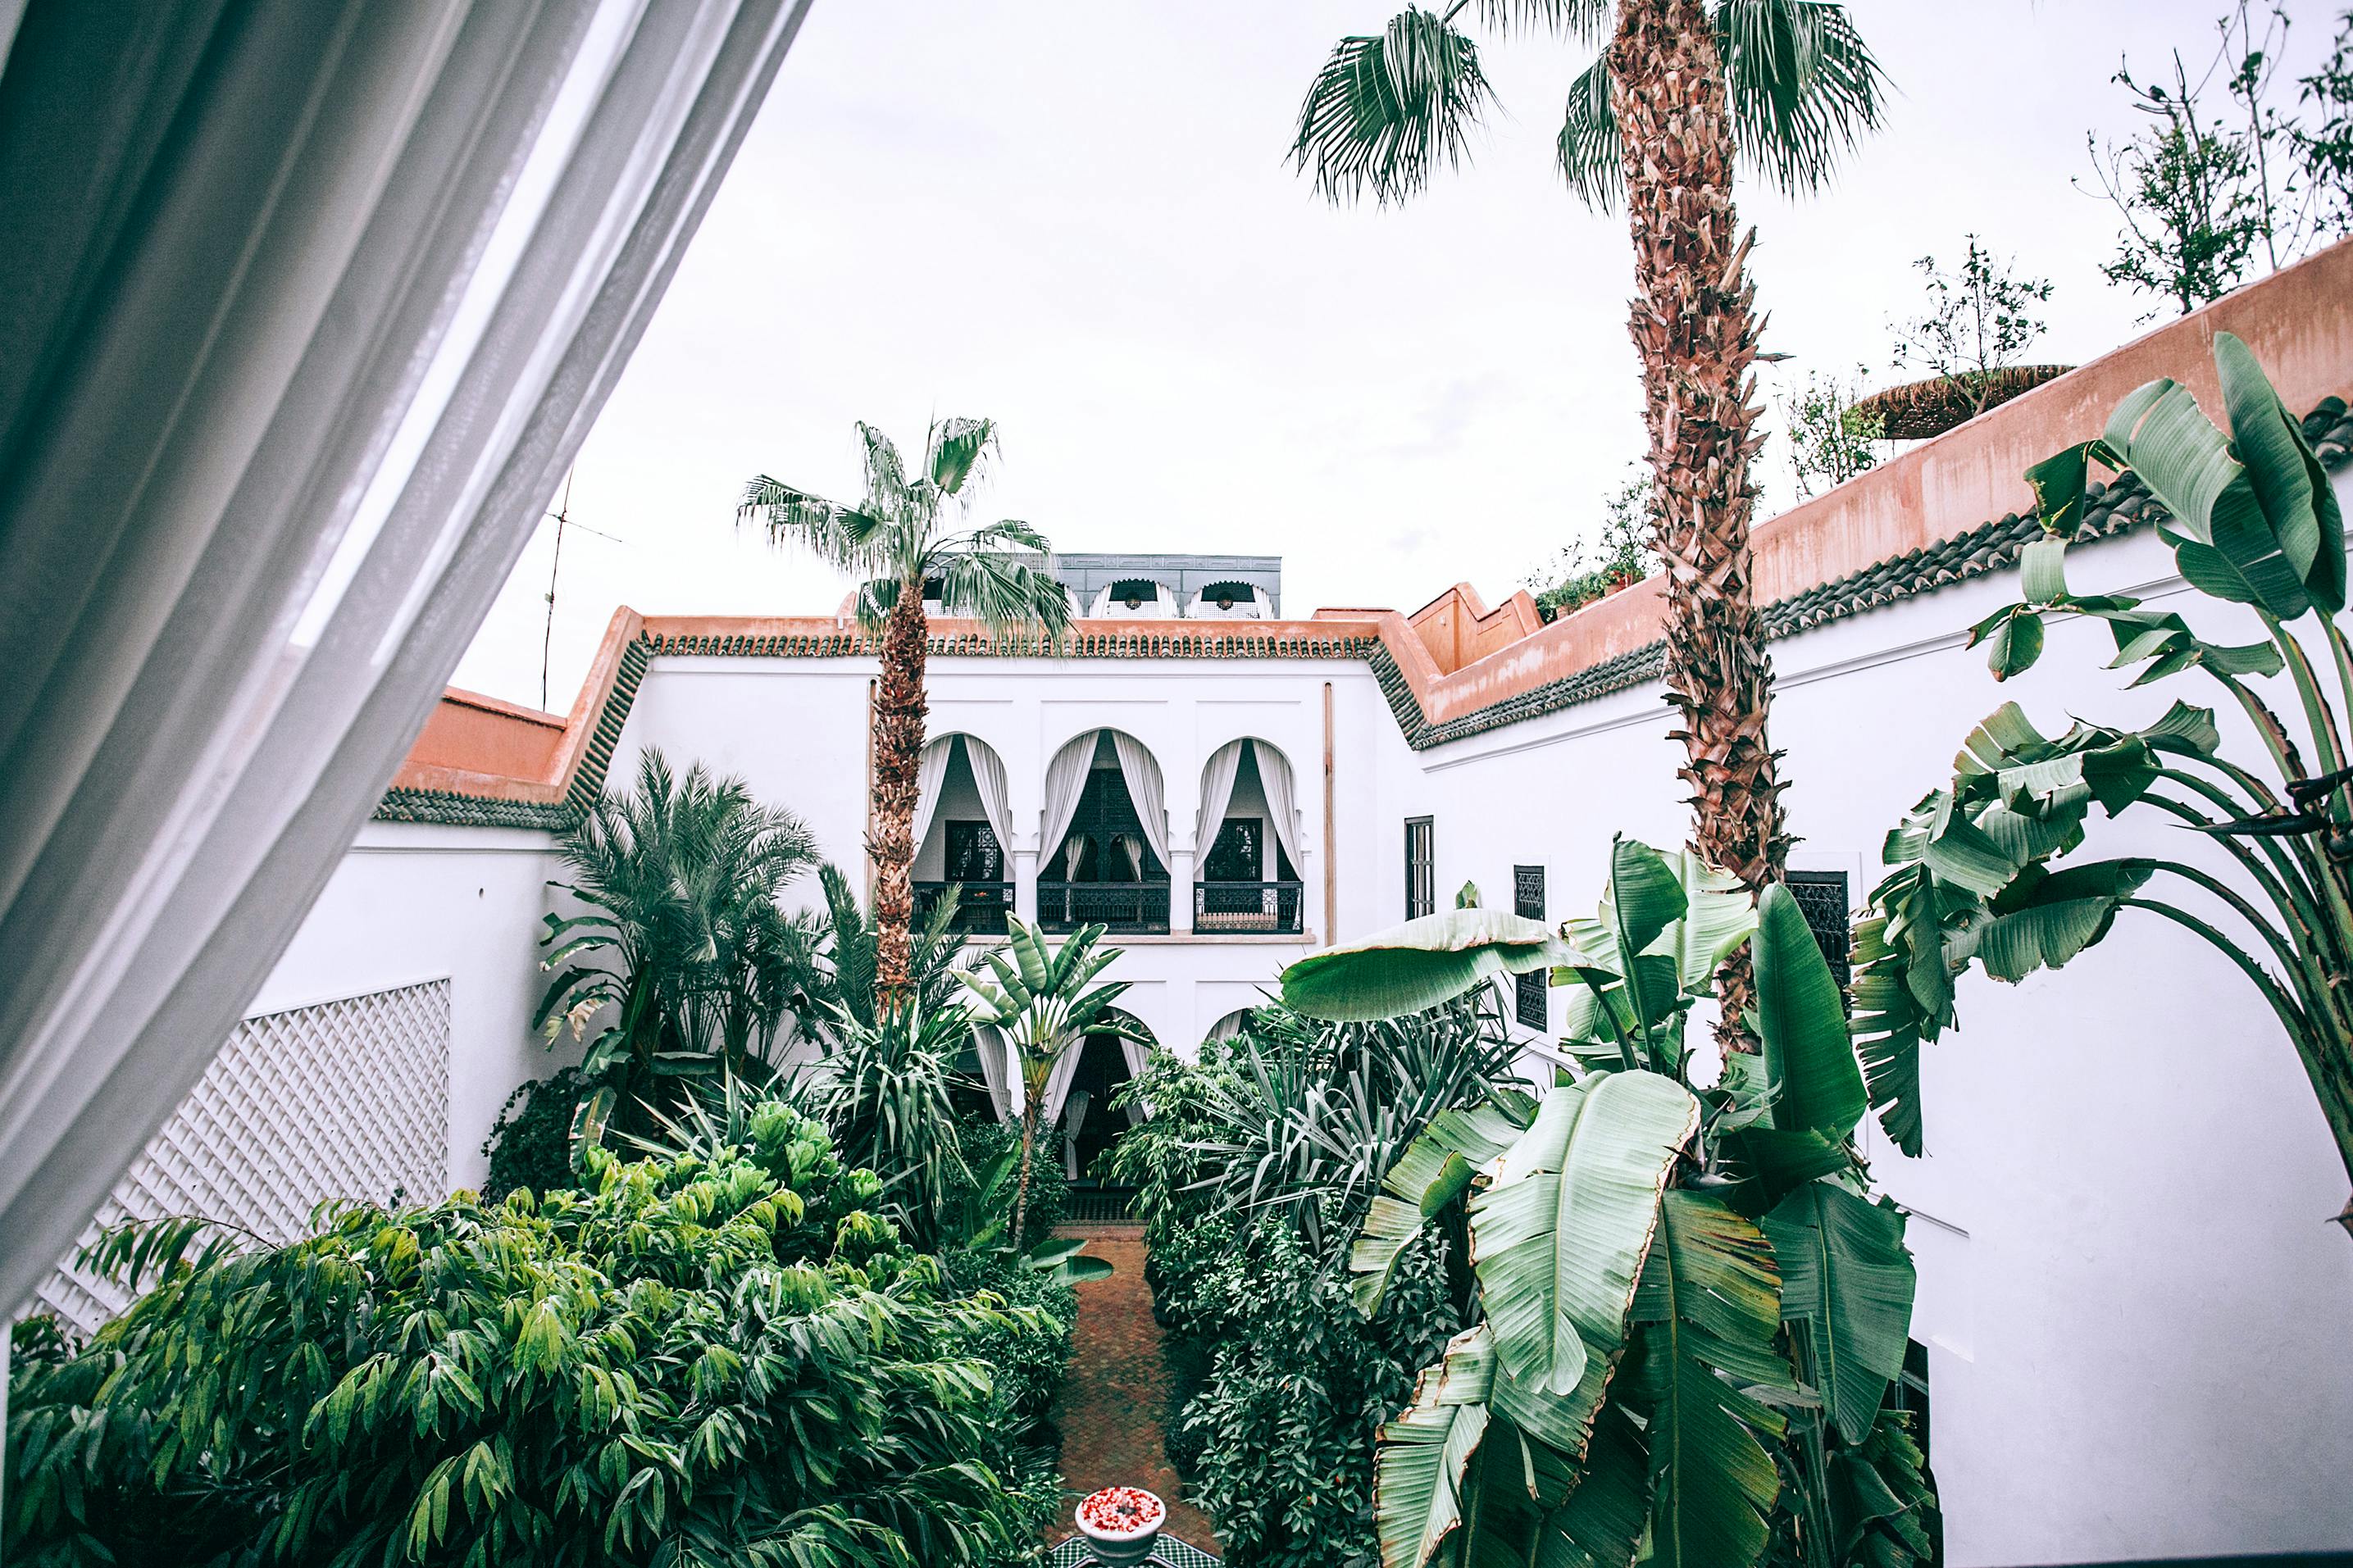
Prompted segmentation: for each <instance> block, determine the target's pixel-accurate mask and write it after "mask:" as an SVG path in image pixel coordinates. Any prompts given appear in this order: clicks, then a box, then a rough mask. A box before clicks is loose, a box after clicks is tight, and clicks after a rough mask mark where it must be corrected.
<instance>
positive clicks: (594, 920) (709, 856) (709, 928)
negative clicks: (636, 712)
mask: <svg viewBox="0 0 2353 1568" xmlns="http://www.w3.org/2000/svg"><path fill="white" fill-rule="evenodd" d="M563 854H564V858H565V864H566V865H567V866H569V867H570V868H571V869H572V873H573V880H572V881H570V882H568V883H565V882H559V883H556V884H554V886H557V887H560V888H564V889H565V890H567V891H569V892H571V893H573V894H574V895H575V896H576V897H577V898H578V899H579V900H581V902H582V903H584V904H586V906H587V907H588V912H586V913H585V914H580V915H575V916H573V917H571V918H569V919H559V918H558V917H556V916H554V915H550V916H548V917H547V934H546V935H545V936H544V937H543V939H542V945H543V946H545V947H547V948H549V949H550V952H549V953H548V956H547V957H546V958H545V959H544V960H543V962H542V964H541V967H542V968H544V969H547V970H550V971H553V972H554V978H553V979H551V980H550V981H549V983H548V985H547V989H546V991H545V992H544V993H543V994H542V996H541V998H540V1004H539V1010H538V1013H537V1015H536V1016H535V1017H534V1020H533V1022H534V1024H535V1025H536V1026H538V1027H540V1028H541V1029H542V1030H543V1032H544V1033H545V1034H546V1036H547V1037H548V1038H549V1039H550V1040H553V1039H554V1037H556V1036H557V1035H558V1034H559V1033H561V1032H562V1030H563V1029H564V1027H565V1026H566V1025H567V1024H569V1025H570V1026H571V1027H572V1030H573V1033H574V1034H575V1037H585V1035H586V1026H587V1024H588V1022H589V1020H590V1019H592V1018H593V1017H595V1016H596V1015H597V1014H598V1013H599V1012H601V1011H602V1010H603V1009H604V1008H606V1007H607V1006H610V1007H611V1008H612V1009H613V1019H612V1022H611V1023H610V1024H609V1025H607V1026H606V1027H605V1028H604V1029H603V1030H601V1031H600V1032H598V1033H597V1035H596V1037H594V1038H593V1039H589V1040H588V1041H587V1055H586V1059H585V1060H584V1061H583V1062H582V1064H581V1068H582V1072H583V1074H584V1075H585V1076H586V1078H588V1079H590V1080H591V1081H592V1082H594V1083H596V1085H597V1087H596V1089H594V1090H592V1091H591V1092H590V1093H589V1094H588V1095H587V1096H586V1098H585V1099H583V1100H582V1101H581V1110H580V1116H579V1121H578V1122H577V1124H576V1129H575V1130H576V1131H578V1132H579V1133H581V1134H582V1135H583V1136H585V1137H586V1138H587V1139H588V1140H589V1141H590V1142H595V1141H596V1139H598V1138H600V1137H601V1136H602V1134H603V1131H604V1129H605V1126H606V1124H607V1121H609V1120H610V1119H611V1117H612V1115H613V1113H614V1111H615V1110H617V1109H621V1108H623V1107H627V1106H630V1105H633V1104H635V1103H636V1102H637V1101H638V1100H641V1099H643V1098H644V1097H646V1096H647V1095H648V1094H649V1093H650V1092H651V1091H652V1090H653V1089H654V1088H655V1086H656V1084H657V1082H658V1081H659V1080H661V1079H679V1078H681V1077H691V1076H694V1075H698V1074H705V1073H716V1072H725V1073H729V1074H737V1075H740V1074H742V1073H743V1072H744V1071H745V1070H746V1068H747V1067H748V1066H749V1065H750V1063H751V1062H752V1060H753V1058H754V1052H755V1048H756V1047H764V1046H765V1043H766V1042H767V1040H768V1039H769V1037H771V1036H772V1035H773V1034H774V1032H775V1030H776V1025H777V1023H778V1022H779V1020H781V1019H782V1018H783V1016H784V1014H785V1011H786V1006H787V1005H789V1003H790V1001H791V999H792V998H793V997H794V996H795V995H797V994H801V993H802V992H804V991H805V990H806V989H807V984H808V978H809V973H810V969H811V963H810V960H811V954H812V947H813V943H814V933H813V931H812V930H811V929H810V926H809V924H808V923H807V922H806V921H802V920H800V919H797V918H796V917H795V916H794V915H792V914H790V913H788V912H786V910H784V909H783V908H782V907H781V906H780V905H779V903H778V901H777V898H778V895H779V894H780V893H781V892H782V890H783V889H784V888H785V887H786V885H787V884H788V883H790V882H792V881H793V880H795V879H797V878H798V877H800V876H801V875H802V874H803V873H804V872H806V871H807V869H808V868H809V867H810V866H811V865H813V864H814V863H815V862H816V859H817V843H816V838H815V837H814V836H813V835H812V834H811V833H810V832H809V830H808V829H807V826H804V825H803V824H802V823H801V821H800V819H799V818H798V817H797V816H793V814H792V813H790V812H788V811H784V810H781V809H777V808H775V807H770V806H764V805H760V804H759V803H758V802H756V801H755V800H754V799H753V798H752V792H751V790H750V788H749V786H747V785H746V784H744V781H743V780H741V779H737V778H715V777H713V776H712V773H710V772H709V771H708V770H707V769H705V768H704V767H703V766H702V764H701V763H696V764H694V765H693V766H692V767H691V768H689V769H688V770H687V771H686V774H685V776H684V777H682V778H681V777H680V776H678V775H677V774H675V773H673V772H672V771H671V769H670V763H669V762H668V761H667V760H666V759H665V758H664V757H663V756H662V754H661V752H659V751H657V750H654V749H651V748H649V749H648V750H647V751H646V752H645V753H644V754H643V755H642V756H640V757H639V758H638V780H637V787H636V789H635V790H633V791H632V792H630V793H629V794H628V795H610V794H607V795H601V796H599V797H598V799H597V800H596V802H595V803H594V804H593V805H590V806H589V807H588V809H587V811H586V812H585V813H584V814H583V815H582V816H581V819H580V821H579V823H578V824H577V825H576V826H575V827H574V828H573V829H572V831H571V832H570V833H568V834H567V835H565V839H564V843H563Z"/></svg>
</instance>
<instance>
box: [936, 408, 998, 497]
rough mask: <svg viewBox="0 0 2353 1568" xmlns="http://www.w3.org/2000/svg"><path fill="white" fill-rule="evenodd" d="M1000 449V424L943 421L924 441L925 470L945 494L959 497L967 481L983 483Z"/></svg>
mask: <svg viewBox="0 0 2353 1568" xmlns="http://www.w3.org/2000/svg"><path fill="white" fill-rule="evenodd" d="M996 450H997V421H995V420H993V419H942V420H940V421H938V422H937V423H936V424H934V426H932V431H931V435H930V436H929V437H927V438H926V440H925V442H924V452H923V471H924V472H925V473H926V474H928V475H929V476H930V478H931V481H932V483H934V485H937V486H938V487H939V489H940V493H941V494H943V495H955V494H957V493H958V492H959V491H961V490H962V489H964V487H965V483H966V482H967V481H972V482H977V481H978V480H979V479H980V478H981V474H982V470H983V468H984V467H985V466H986V465H987V461H988V458H989V455H990V454H991V453H992V452H994V451H996Z"/></svg>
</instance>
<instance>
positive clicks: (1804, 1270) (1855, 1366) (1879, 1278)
mask: <svg viewBox="0 0 2353 1568" xmlns="http://www.w3.org/2000/svg"><path fill="white" fill-rule="evenodd" d="M1765 1234H1766V1236H1767V1237H1769V1238H1770V1239H1771V1241H1772V1243H1773V1257H1774V1259H1775V1261H1776V1262H1777V1263H1778V1265H1779V1267H1780V1270H1781V1311H1782V1314H1783V1315H1784V1316H1785V1317H1787V1318H1788V1320H1789V1321H1791V1322H1792V1323H1793V1324H1794V1323H1799V1322H1802V1323H1803V1324H1804V1325H1805V1332H1806V1336H1807V1342H1808V1343H1809V1344H1810V1346H1811V1347H1812V1352H1813V1353H1812V1357H1811V1360H1812V1363H1813V1376H1814V1381H1815V1382H1816V1383H1817V1384H1819V1385H1820V1389H1821V1393H1822V1403H1823V1404H1824V1405H1826V1406H1827V1407H1828V1408H1829V1410H1830V1413H1831V1419H1832V1420H1833V1421H1835V1422H1836V1423H1837V1424H1838V1429H1839V1431H1840V1433H1841V1435H1842V1436H1844V1437H1845V1438H1846V1440H1847V1441H1848V1442H1850V1443H1860V1442H1862V1440H1863V1439H1864V1438H1865V1437H1866V1436H1869V1434H1870V1432H1871V1428H1872V1424H1873V1422H1874V1421H1876V1420H1877V1419H1878V1415H1879V1406H1880V1403H1881V1402H1882V1401H1883V1399H1885V1398H1886V1396H1887V1385H1888V1384H1889V1383H1890V1382H1891V1381H1892V1380H1893V1379H1894V1377H1895V1375H1896V1374H1897V1373H1900V1372H1902V1371H1903V1370H1904V1345H1905V1337H1906V1335H1908V1334H1909V1332H1910V1331H1911V1322H1912V1291H1913V1284H1914V1279H1913V1269H1912V1255H1911V1254H1910V1253H1909V1252H1907V1251H1905V1247H1904V1216H1903V1215H1900V1214H1898V1213H1897V1212H1896V1211H1895V1210H1894V1209H1892V1208H1887V1207H1883V1206H1882V1205H1877V1204H1873V1203H1869V1202H1866V1201H1865V1200H1863V1199H1862V1198H1859V1197H1857V1196H1855V1195H1854V1194H1852V1193H1851V1192H1848V1191H1847V1190H1846V1189H1845V1188H1843V1187H1840V1186H1836V1185H1833V1184H1831V1183H1829V1182H1810V1183H1808V1184H1806V1185H1804V1186H1802V1187H1799V1189H1798V1190H1797V1191H1796V1192H1794V1193H1791V1194H1789V1195H1788V1197H1787V1198H1784V1199H1783V1200H1782V1201H1781V1205H1780V1206H1779V1207H1778V1208H1776V1209H1775V1210H1774V1211H1773V1212H1772V1213H1771V1214H1770V1215H1767V1216H1766V1219H1765Z"/></svg>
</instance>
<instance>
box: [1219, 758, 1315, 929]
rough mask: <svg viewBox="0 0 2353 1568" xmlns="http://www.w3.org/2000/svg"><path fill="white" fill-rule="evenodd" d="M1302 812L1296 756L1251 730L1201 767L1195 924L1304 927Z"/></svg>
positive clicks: (1260, 927)
mask: <svg viewBox="0 0 2353 1568" xmlns="http://www.w3.org/2000/svg"><path fill="white" fill-rule="evenodd" d="M1299 832H1300V815H1299V805H1298V790H1297V788H1296V787H1295V785H1294V784H1293V778H1292V772H1291V759H1290V758H1288V757H1286V756H1284V755H1283V754H1282V748H1280V747H1278V746H1275V745H1272V744H1271V743H1269V742H1265V741H1261V740H1255V739H1252V738H1251V737H1250V736H1244V737H1242V738H1241V739H1240V740H1238V741H1229V742H1226V744H1224V745H1222V746H1220V747H1219V748H1218V749H1217V750H1216V751H1214V752H1210V753H1209V760H1208V762H1207V763H1204V764H1203V765H1202V768H1201V806H1200V817H1199V820H1198V822H1197V823H1196V825H1195V826H1194V842H1195V843H1196V844H1198V845H1199V846H1200V849H1201V860H1200V866H1199V869H1198V879H1197V880H1196V882H1195V883H1194V887H1193V929H1194V930H1195V931H1202V932H1210V931H1236V932H1240V931H1250V932H1254V933H1268V934H1271V933H1278V932H1280V933H1285V934H1296V933H1297V932H1299V931H1303V930H1304V929H1305V928H1304V925H1303V914H1304V910H1303V908H1302V896H1303V887H1302V883H1301V879H1300V875H1299V866H1298V858H1299V854H1300V843H1299Z"/></svg>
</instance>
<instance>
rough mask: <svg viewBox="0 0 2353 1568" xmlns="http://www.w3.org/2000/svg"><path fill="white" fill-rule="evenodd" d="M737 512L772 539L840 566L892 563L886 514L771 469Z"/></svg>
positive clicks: (855, 568) (750, 487)
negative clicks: (798, 484)
mask: <svg viewBox="0 0 2353 1568" xmlns="http://www.w3.org/2000/svg"><path fill="white" fill-rule="evenodd" d="M735 518H736V521H738V522H751V521H758V522H760V523H761V524H762V525H763V526H765V528H766V529H767V531H768V540H769V542H771V543H774V544H785V545H798V546H800V547H801V548H803V549H805V550H807V551H808V552H810V553H811V554H813V555H815V556H816V557H818V559H819V560H820V561H823V562H824V563H826V564H827V565H828V566H831V567H832V568H834V569H835V570H836V571H839V572H872V571H877V570H881V569H882V568H883V567H885V566H887V565H888V564H889V563H890V556H891V548H890V547H891V543H892V541H891V538H890V532H891V530H890V525H889V524H888V523H887V522H886V521H884V520H883V519H882V518H881V517H879V516H877V515H876V514H875V513H873V512H871V511H868V510H860V509H859V508H857V507H847V506H841V505H839V504H837V503H835V502H833V501H829V500H826V499H825V497H823V496H821V495H818V494H815V493H814V492H812V491H809V490H804V489H796V488H795V487H793V486H791V485H788V484H786V483H785V482H784V481H783V480H782V479H772V478H770V477H769V476H768V475H766V474H762V475H761V476H759V477H758V478H757V479H754V480H752V482H751V483H749V484H747V485H745V486H744V498H743V500H741V501H739V502H737V503H736V507H735Z"/></svg>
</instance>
